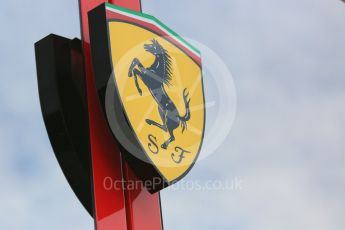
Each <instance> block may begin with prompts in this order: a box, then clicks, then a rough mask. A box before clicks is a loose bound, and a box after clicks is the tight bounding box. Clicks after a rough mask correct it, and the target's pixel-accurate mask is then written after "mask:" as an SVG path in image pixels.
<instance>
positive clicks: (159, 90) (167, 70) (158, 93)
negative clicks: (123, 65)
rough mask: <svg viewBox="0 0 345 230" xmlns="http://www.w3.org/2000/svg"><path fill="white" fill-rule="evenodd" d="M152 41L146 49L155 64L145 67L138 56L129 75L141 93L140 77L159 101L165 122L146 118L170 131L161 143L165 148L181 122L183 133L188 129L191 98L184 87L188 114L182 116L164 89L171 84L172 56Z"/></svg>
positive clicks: (161, 114)
mask: <svg viewBox="0 0 345 230" xmlns="http://www.w3.org/2000/svg"><path fill="white" fill-rule="evenodd" d="M151 42H152V43H151V44H145V45H144V49H145V50H146V51H147V52H150V53H151V54H153V55H154V56H155V61H154V62H153V64H152V65H151V66H150V67H149V68H145V67H144V66H143V65H142V64H141V62H140V61H139V59H138V58H134V59H133V61H132V64H131V66H130V68H129V73H128V76H129V77H132V76H134V80H135V85H136V87H137V89H138V92H139V94H140V95H142V90H141V89H140V86H139V82H138V77H139V78H140V79H141V80H142V81H143V83H144V84H145V85H146V86H147V88H148V89H149V91H150V93H151V95H152V96H153V98H154V99H155V101H156V102H157V104H158V111H159V115H160V117H161V119H162V121H163V124H159V123H158V122H155V121H153V120H150V119H146V123H147V124H149V125H155V126H157V127H159V128H161V129H162V130H164V131H165V132H168V133H169V135H170V138H169V139H168V140H166V141H165V142H164V143H163V144H162V145H161V147H162V148H163V149H167V148H168V146H169V144H170V143H171V142H173V141H174V140H175V136H174V130H175V129H177V128H178V127H179V125H180V124H181V127H182V133H183V132H184V131H185V130H186V129H187V121H189V120H190V118H191V112H190V109H189V104H190V99H188V96H189V93H188V91H187V89H184V90H183V100H184V103H185V108H186V114H185V115H184V116H180V115H179V112H178V111H177V108H176V106H175V104H174V102H173V101H172V100H171V99H170V97H169V96H168V94H167V92H166V91H165V89H164V85H166V86H170V85H171V84H170V81H171V75H172V70H171V57H170V55H169V54H168V51H167V50H165V49H164V48H163V47H162V46H161V45H160V44H159V43H158V41H157V40H155V39H153V40H152V41H151ZM136 67H137V68H136Z"/></svg>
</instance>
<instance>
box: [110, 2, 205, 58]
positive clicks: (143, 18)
mask: <svg viewBox="0 0 345 230" xmlns="http://www.w3.org/2000/svg"><path fill="white" fill-rule="evenodd" d="M106 9H107V10H110V11H112V12H115V13H118V14H122V15H125V16H127V17H131V18H134V19H138V20H140V21H143V22H146V23H149V24H152V25H154V26H156V27H158V28H159V29H160V30H163V31H164V32H165V33H166V34H169V35H170V37H171V38H173V39H174V40H175V41H177V42H178V43H180V44H181V45H183V46H184V47H185V48H187V49H188V50H189V51H191V52H192V53H193V54H194V55H196V56H197V57H199V58H200V54H199V53H197V52H195V51H194V50H193V49H191V48H189V47H188V46H186V45H185V44H183V41H180V40H178V39H177V38H176V36H175V35H173V34H171V33H170V32H169V31H167V30H166V29H165V28H164V27H162V26H160V25H159V24H158V23H157V22H156V21H154V20H152V19H149V18H145V17H140V16H138V15H135V14H130V13H127V12H123V11H121V10H117V9H114V8H111V7H108V6H107V7H106Z"/></svg>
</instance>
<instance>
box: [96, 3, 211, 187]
mask: <svg viewBox="0 0 345 230" xmlns="http://www.w3.org/2000/svg"><path fill="white" fill-rule="evenodd" d="M106 16H107V21H106V31H107V39H108V46H109V48H108V53H109V58H110V63H111V68H112V74H111V75H110V76H109V77H110V79H109V81H108V84H110V83H109V82H111V83H112V84H113V85H114V86H115V87H113V88H110V89H111V90H112V91H113V90H114V91H116V93H115V95H116V97H118V100H119V101H120V104H121V107H122V108H121V111H117V112H116V113H123V114H124V117H125V122H126V123H127V125H128V129H126V131H121V132H131V133H132V134H131V135H128V138H129V139H130V138H131V137H130V136H132V137H134V138H133V142H135V143H134V145H138V146H139V148H140V149H141V150H142V151H139V152H140V153H138V152H136V151H135V150H134V151H133V150H132V151H129V152H130V153H131V154H133V155H135V156H138V155H140V156H139V157H140V158H141V159H142V160H147V161H148V162H149V164H151V165H153V166H154V168H155V169H156V171H157V173H158V174H159V175H160V176H161V177H162V178H163V179H164V181H165V183H167V184H170V183H173V182H175V181H177V180H179V179H181V178H182V177H183V176H184V175H186V173H187V172H188V171H189V170H190V169H191V167H192V166H193V165H194V163H195V161H196V159H197V157H198V155H199V152H200V149H201V145H202V141H203V136H204V129H205V101H204V91H203V81H202V70H201V58H200V52H199V51H198V50H197V49H196V48H194V47H193V46H192V45H190V44H189V43H188V42H187V41H185V40H184V39H182V38H181V37H179V36H178V35H177V34H176V33H174V32H173V31H172V30H170V29H169V28H168V27H167V26H165V25H164V24H162V23H161V22H160V21H158V20H157V19H156V18H154V17H152V16H149V15H146V14H142V13H137V12H132V11H129V10H126V9H122V8H119V7H114V6H112V5H109V4H107V5H106ZM95 36H99V35H95ZM96 72H97V71H96ZM107 90H109V87H108V89H107ZM111 98H112V97H111ZM110 103H111V100H110ZM105 104H109V102H107V103H105ZM115 116H116V115H115ZM107 118H108V121H109V123H112V121H111V120H112V119H115V118H114V117H113V115H111V114H109V113H108V114H107ZM122 123H124V122H122ZM118 125H120V124H118ZM122 125H123V124H122ZM113 132H115V131H114V129H113ZM115 136H116V134H115ZM120 142H121V140H120ZM122 145H124V146H125V148H126V145H128V144H123V143H122ZM127 149H128V148H127ZM133 167H136V166H133ZM139 177H140V175H139Z"/></svg>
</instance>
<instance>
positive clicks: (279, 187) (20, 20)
mask: <svg viewBox="0 0 345 230" xmlns="http://www.w3.org/2000/svg"><path fill="white" fill-rule="evenodd" d="M143 8H144V11H145V12H147V13H150V14H153V15H155V16H157V17H158V18H159V19H161V20H162V21H163V22H164V23H166V24H167V25H169V26H170V27H172V28H174V29H175V30H176V31H177V32H178V33H180V34H181V35H183V36H186V37H189V38H192V39H194V40H196V41H199V42H201V43H202V44H204V45H206V46H207V47H209V48H210V49H212V50H213V51H214V52H215V53H217V55H218V56H219V57H220V58H221V59H222V61H223V62H224V63H225V65H226V66H227V68H228V69H229V70H230V71H231V73H232V77H233V81H234V84H235V87H236V90H237V113H236V117H235V121H234V124H233V127H232V130H231V132H230V133H229V134H228V135H227V136H226V140H225V141H224V143H223V144H222V145H221V146H220V147H219V148H218V150H217V151H215V152H213V154H212V155H211V156H209V157H207V158H205V159H203V160H201V161H200V162H199V163H198V164H197V165H196V167H195V168H194V169H193V171H192V172H191V174H190V175H189V176H188V177H187V178H186V179H187V180H190V181H200V182H201V183H205V182H207V181H209V180H216V179H219V180H222V181H223V182H225V181H228V182H232V181H236V180H238V181H240V185H241V186H239V187H238V188H234V189H229V188H228V189H226V190H224V189H222V190H219V189H213V190H207V191H199V190H188V191H186V190H185V189H182V188H180V189H168V190H166V191H164V192H162V199H163V201H162V203H163V212H164V222H165V229H167V230H176V229H178V230H180V229H181V230H190V229H198V230H209V229H221V230H222V229H234V230H276V229H282V230H284V229H288V230H300V229H313V230H343V229H344V226H345V219H344V213H345V196H344V194H345V141H344V137H345V42H344V41H345V26H344V22H345V4H344V3H343V2H341V1H339V0H289V1H286V0H284V1H283V0H257V1H248V0H190V1H186V0H174V1H172V0H168V1H154V0H151V1H149V0H143ZM0 28H1V29H2V30H1V31H2V33H1V35H0V63H1V65H0V66H1V68H0V77H1V80H2V84H0V184H1V189H0V206H1V209H0V229H6V230H7V229H9V230H17V229H18V230H19V229H20V230H31V229H35V230H46V229H52V230H55V229H56V230H61V229H71V230H75V229H82V230H88V229H89V230H91V229H93V221H92V219H91V218H90V217H89V215H88V214H87V212H86V211H85V210H84V209H83V208H82V206H81V205H80V204H79V202H78V200H77V199H76V197H75V196H74V194H73V192H72V190H71V189H70V188H69V186H68V184H67V182H66V181H65V179H64V177H63V174H62V172H61V170H60V168H59V166H58V164H57V162H56V159H55V157H54V155H53V152H52V149H51V147H50V144H49V140H48V137H47V134H46V131H45V127H44V124H43V120H42V116H41V114H40V106H39V101H38V93H37V83H36V71H35V60H34V48H33V44H34V42H36V41H37V40H39V39H41V38H42V37H44V36H46V35H47V34H49V33H55V34H59V35H62V36H65V37H70V38H73V37H80V32H79V18H78V4H77V1H76V0H75V1H70V0H60V1H43V0H35V1H33V0H31V1H29V0H21V1H6V2H3V3H2V4H1V8H0ZM209 69H210V71H211V72H212V66H211V67H209ZM228 77H230V76H228ZM205 78H206V81H207V82H210V85H211V82H212V81H217V80H219V79H221V78H222V76H214V75H213V76H212V75H211V74H210V75H208V74H205ZM229 82H231V81H230V80H229V81H226V82H224V83H223V84H230V83H229ZM216 93H217V92H215V88H214V87H213V88H212V87H207V86H206V94H207V96H208V97H211V96H212V95H214V94H216ZM219 95H220V96H222V95H227V94H226V93H225V94H224V92H219ZM230 101H231V100H230ZM218 105H219V103H218ZM215 111H217V107H214V108H213V111H211V112H210V113H211V114H212V113H214V114H216V113H215ZM222 119H223V120H224V122H225V123H226V122H229V120H231V119H230V118H229V119H227V118H226V117H224V116H223V118H222ZM209 124H212V122H210V123H209ZM208 141H212V140H210V138H209V139H208V140H206V143H205V144H206V145H207V143H208Z"/></svg>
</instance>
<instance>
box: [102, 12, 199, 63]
mask: <svg viewBox="0 0 345 230" xmlns="http://www.w3.org/2000/svg"><path fill="white" fill-rule="evenodd" d="M107 18H108V19H119V20H123V21H127V22H132V23H135V24H138V25H140V26H143V27H145V28H148V29H150V30H152V31H154V32H155V33H157V34H159V35H160V36H164V37H165V38H166V39H167V40H168V41H170V42H171V43H172V44H174V45H175V46H177V47H179V48H180V49H181V50H183V51H184V52H185V53H186V54H187V55H188V56H189V57H191V58H192V59H193V60H194V61H195V62H196V63H197V64H198V65H199V66H201V58H200V57H199V56H197V55H195V54H194V53H193V52H192V51H191V50H190V49H188V48H187V47H186V46H185V45H183V44H181V42H179V41H178V40H177V39H175V38H174V37H172V36H171V35H170V34H168V33H166V32H165V31H164V30H161V29H160V28H159V27H157V26H155V25H154V24H151V23H148V22H144V21H141V20H138V19H136V18H132V17H129V16H126V15H123V14H119V13H116V12H113V11H111V10H107Z"/></svg>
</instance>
